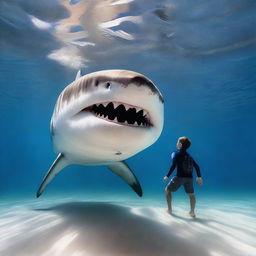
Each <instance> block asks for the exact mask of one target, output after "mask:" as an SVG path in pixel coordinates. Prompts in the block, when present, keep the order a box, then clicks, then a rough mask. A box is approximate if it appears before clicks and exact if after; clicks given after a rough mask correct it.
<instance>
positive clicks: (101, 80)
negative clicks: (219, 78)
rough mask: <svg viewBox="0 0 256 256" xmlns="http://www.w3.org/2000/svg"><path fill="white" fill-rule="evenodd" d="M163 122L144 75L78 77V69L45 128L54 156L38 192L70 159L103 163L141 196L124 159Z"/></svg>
mask: <svg viewBox="0 0 256 256" xmlns="http://www.w3.org/2000/svg"><path fill="white" fill-rule="evenodd" d="M163 121H164V100H163V97H162V95H161V93H160V92H159V90H158V88H157V87H156V86H155V85H154V84H153V82H152V81H151V80H149V79H148V78H147V77H146V76H144V75H142V74H140V73H137V72H133V71H128V70H103V71H98V72H94V73H90V74H87V75H85V76H82V77H81V73H80V71H79V72H78V73H77V77H76V80H75V81H74V82H72V83H71V84H69V85H68V86H67V87H66V88H65V89H64V90H63V91H62V92H61V94H60V95H59V97H58V100H57V102H56V105H55V108H54V112H53V115H52V118H51V123H50V130H51V136H52V142H53V146H54V151H55V153H57V154H58V156H57V158H56V159H55V161H54V162H53V164H52V165H51V167H50V169H49V170H48V172H47V174H46V175H45V177H44V179H43V181H42V183H41V185H40V187H39V189H38V191H37V197H39V196H40V195H41V194H42V193H43V191H44V190H45V188H46V186H47V185H48V184H49V183H50V182H51V181H52V180H53V178H54V177H55V175H56V174H57V173H58V172H60V171H61V170H62V169H63V168H64V167H66V166H68V165H71V164H80V165H106V166H107V167H108V168H109V169H110V170H111V171H112V172H113V173H115V174H117V175H118V176H120V177H121V178H122V179H123V180H124V181H125V182H126V183H128V184H129V185H130V186H131V187H132V189H133V190H134V191H135V192H136V193H137V194H138V195H139V196H142V189H141V185H140V183H139V181H138V179H137V178H136V176H135V174H134V173H133V171H132V170H131V169H130V168H129V166H128V165H127V163H126V162H125V161H124V160H125V159H127V158H129V157H131V156H133V155H135V154H137V153H138V152H140V151H142V150H143V149H145V148H147V147H149V146H150V145H152V144H153V143H154V142H155V141H156V140H157V139H158V138H159V136H160V134H161V132H162V129H163Z"/></svg>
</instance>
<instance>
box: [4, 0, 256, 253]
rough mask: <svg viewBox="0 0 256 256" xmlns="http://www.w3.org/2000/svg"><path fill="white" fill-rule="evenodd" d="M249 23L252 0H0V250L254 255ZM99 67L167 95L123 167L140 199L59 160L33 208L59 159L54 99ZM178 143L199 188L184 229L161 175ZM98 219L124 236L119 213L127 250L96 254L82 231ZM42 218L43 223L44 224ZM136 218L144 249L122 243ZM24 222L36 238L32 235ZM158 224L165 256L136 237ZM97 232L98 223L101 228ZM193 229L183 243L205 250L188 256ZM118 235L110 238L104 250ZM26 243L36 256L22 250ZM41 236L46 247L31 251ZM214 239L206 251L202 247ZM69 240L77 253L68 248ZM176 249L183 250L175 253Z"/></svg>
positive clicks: (255, 172)
mask: <svg viewBox="0 0 256 256" xmlns="http://www.w3.org/2000/svg"><path fill="white" fill-rule="evenodd" d="M255 26H256V2H255V1H252V0H234V1H230V0H225V1H223V0H222V1H220V0H215V1H214V0H210V1H203V0H196V1H192V2H190V1H188V0H182V1H175V0H173V1H170V0H166V1H165V0H161V1H152V0H147V1H146V0H141V1H137V0H107V1H99V0H80V1H79V0H71V1H67V0H51V1H50V0H44V1H27V0H22V1H17V0H13V1H8V0H2V1H1V2H0V97H1V101H0V124H1V133H0V141H1V144H0V155H1V163H0V201H1V202H0V212H1V215H2V217H0V231H1V232H0V233H1V235H2V236H1V238H0V255H1V256H2V255H3V256H15V255H17V256H20V255H22V256H23V255H24V256H30V255H31V256H33V255H44V256H47V255H55V256H58V255H62V256H65V255H69V256H70V255H73V256H83V255H90V256H91V255H92V256H93V255H146V254H147V255H179V256H183V255H187V253H189V252H190V253H191V254H190V255H192V256H193V255H197V256H201V255H202V256H208V255H209V256H227V255H237V256H250V255H251V256H252V255H256V244H255V230H254V228H255V217H256V215H255V211H256V203H255V196H256V169H255V159H256V150H255V148H256V136H255V129H256V119H255V116H256V30H255ZM109 69H125V70H131V71H135V72H138V73H141V74H143V75H145V76H146V77H148V78H149V79H150V80H151V81H152V82H153V83H154V84H155V85H156V87H157V88H158V89H159V91H160V92H161V94H162V96H163V98H164V126H163V130H162V132H161V135H160V137H159V139H158V140H157V141H156V142H155V143H154V144H153V145H151V146H149V147H148V148H146V149H145V150H143V151H141V152H139V153H138V154H135V155H134V156H132V157H130V158H128V159H127V160H126V162H127V163H128V164H129V166H130V168H131V169H132V170H133V172H134V173H135V175H136V176H137V178H138V180H139V181H140V184H141V187H142V190H143V197H142V198H139V197H138V196H137V195H136V194H135V193H134V191H133V190H132V189H131V188H130V187H129V186H128V185H127V184H125V183H124V182H123V181H122V180H121V179H120V178H119V177H118V176H117V175H114V174H113V173H112V172H110V171H109V170H108V168H107V167H106V166H83V165H70V166H67V167H65V168H64V169H63V170H62V171H61V172H60V173H59V174H58V175H57V176H56V177H55V179H54V180H53V181H52V182H51V184H49V186H48V187H47V189H46V191H45V192H44V194H43V195H42V196H41V197H40V198H38V199H36V191H37V189H38V187H39V185H40V183H41V181H42V179H43V177H44V175H45V173H46V172H47V170H48V169H49V167H50V166H51V164H52V162H53V161H54V159H55V158H56V157H57V155H56V154H55V153H54V151H53V144H52V140H51V135H50V120H51V117H52V114H53V110H54V106H55V104H56V101H57V99H58V96H59V94H60V93H61V92H62V90H63V89H64V88H65V87H66V86H67V85H69V84H70V83H72V82H73V81H74V80H75V78H76V74H77V72H78V71H79V70H81V74H82V75H86V74H90V73H92V72H95V71H100V70H109ZM181 136H186V137H188V138H190V140H191V147H190V148H189V149H188V152H189V153H190V154H191V155H192V156H193V158H194V159H195V160H196V162H197V163H198V164H199V166H200V169H201V174H202V178H203V181H204V184H203V186H198V185H197V184H196V182H194V187H195V194H196V197H197V206H198V208H197V210H196V211H198V215H197V216H198V218H199V219H198V220H197V221H198V222H190V219H189V218H188V216H187V211H188V207H189V206H188V198H187V196H186V194H185V192H184V190H183V188H180V189H179V191H177V192H176V193H173V198H174V202H173V208H174V209H175V207H176V209H177V215H178V216H176V218H175V216H169V215H168V214H167V213H166V212H165V208H166V207H167V205H166V201H165V192H164V189H165V186H166V183H164V182H163V178H164V176H165V175H166V174H167V172H168V171H169V168H170V166H171V161H172V160H171V153H172V152H173V151H175V150H176V143H177V139H178V138H179V137H181ZM85 147H86V145H85ZM174 173H175V172H174ZM195 177H196V173H195V171H194V179H195ZM122 207H123V208H122ZM46 209H48V210H46ZM49 209H50V210H49ZM87 210H88V211H87ZM104 210H106V222H107V221H108V223H112V224H113V225H121V227H122V225H123V224H120V223H121V222H122V218H123V219H124V220H127V224H126V225H124V229H125V230H126V229H127V230H128V231H127V233H122V230H123V229H118V232H119V233H118V234H120V232H121V235H122V236H123V239H125V238H126V237H127V244H125V243H122V242H121V240H118V241H119V245H120V248H119V249H116V250H115V246H113V247H111V246H110V247H108V246H107V245H105V248H106V247H107V248H108V249H106V251H105V253H104V249H103V247H104V246H103V244H104V243H103V242H102V241H103V240H104V239H103V238H102V237H100V236H98V235H96V234H98V233H97V232H100V227H98V226H97V225H96V228H95V230H94V229H93V227H94V225H92V223H95V222H94V221H96V222H97V223H98V224H99V223H101V217H100V216H98V215H97V214H98V213H99V212H101V211H102V212H104ZM83 215H84V216H86V217H87V218H88V223H87V222H86V221H85V219H83ZM93 216H96V217H95V218H96V219H94V217H93ZM112 216H113V218H112ZM118 216H119V217H120V216H121V217H120V219H119V217H118ZM135 216H136V218H141V219H135ZM154 216H155V217H154ZM179 216H180V219H179ZM229 216H230V222H229ZM41 217H42V219H41V220H40V218H41ZM74 217H77V218H78V220H80V221H81V227H87V226H88V225H89V226H90V232H92V233H93V234H95V235H94V236H93V237H94V238H95V239H96V240H95V241H96V242H97V239H99V241H101V242H102V243H103V244H102V246H100V247H99V248H98V247H97V243H96V242H95V241H94V242H92V241H91V240H90V239H89V240H86V241H87V242H88V245H89V244H90V243H91V246H92V247H90V246H89V247H90V248H89V247H88V248H87V249H88V250H87V249H86V248H83V242H82V240H79V239H80V238H79V239H78V237H80V236H79V232H80V233H81V234H83V237H87V236H86V232H85V231H84V230H81V229H79V221H77V222H73V221H71V220H72V219H73V218H74ZM115 218H116V221H117V220H118V221H117V222H115V221H114V219H115ZM154 218H155V219H154ZM182 218H184V219H182ZM232 218H233V220H232ZM44 219H45V221H49V227H44V228H43V224H42V223H43V222H44V221H43V220H44ZM64 220H66V222H65V221H64ZM239 220H240V221H241V222H239ZM40 221H42V223H41V222H40ZM61 221H62V222H61ZM102 221H103V220H102ZM140 221H142V223H144V222H145V225H149V227H150V229H149V230H148V231H147V229H144V226H143V224H138V229H137V231H136V232H137V233H136V232H135V231H134V232H135V234H134V237H136V236H137V235H138V236H141V237H142V236H145V237H146V238H144V240H143V241H144V242H143V243H144V245H145V243H146V244H148V243H149V244H150V243H152V244H151V246H150V247H149V248H148V249H145V248H146V247H140V245H139V244H137V243H136V242H135V240H134V241H132V240H131V237H133V236H130V235H128V233H129V232H130V233H129V234H133V233H132V232H133V231H132V230H130V229H129V227H130V226H132V225H137V223H140ZM154 221H156V222H154ZM172 221H173V222H172ZM195 221H196V220H195ZM149 222H150V223H149ZM50 223H52V225H50ZM61 223H64V224H63V225H62V224H61ZM129 223H130V225H129ZM163 223H166V225H165V224H163ZM189 223H192V224H191V225H190V224H189ZM44 224H45V223H44ZM101 224H102V225H103V226H104V225H105V224H106V223H104V221H103V222H102V223H101ZM99 225H100V224H99ZM109 225H110V224H109ZM159 225H160V226H159ZM161 225H164V228H167V226H168V225H169V226H170V227H173V229H174V230H175V234H179V232H180V230H183V231H182V232H183V233H184V236H182V235H180V238H178V236H177V237H176V235H174V234H171V235H170V237H169V238H170V240H168V239H169V238H168V239H167V238H166V239H167V240H165V237H166V236H168V235H167V233H168V232H169V231H167V229H166V230H165V229H161V227H162V226H161ZM110 226H111V225H110ZM32 227H35V230H34V231H33V232H35V233H33V232H32V231H31V232H29V230H30V229H33V228H32ZM8 228H10V230H11V231H10V232H9V233H8V232H7V231H8ZM41 228H42V229H41ZM158 228H159V231H157V232H159V233H157V234H159V237H160V238H161V237H162V241H163V242H164V241H165V242H166V243H170V241H171V240H172V239H174V241H176V240H175V239H177V246H176V247H175V246H174V247H175V248H176V249H177V250H173V254H170V253H168V251H169V250H171V247H172V245H173V244H171V245H170V246H169V245H168V246H167V247H161V246H163V244H161V246H160V244H157V243H154V241H155V239H157V235H156V234H155V236H152V237H148V236H149V235H148V236H147V235H146V234H147V233H148V232H149V233H150V232H151V231H153V230H154V229H156V230H158ZM186 228H188V232H187V233H186V232H185V231H184V230H186ZM108 229H109V226H108V225H105V226H104V232H106V233H107V232H108ZM47 230H48V231H49V232H53V233H52V235H53V237H54V238H56V237H61V234H64V233H65V232H66V233H65V234H67V233H68V232H69V230H71V233H69V236H67V237H66V238H65V239H66V240H65V239H64V242H63V241H62V240H61V241H62V242H61V244H62V245H63V243H64V244H65V243H67V247H65V246H64V247H63V250H60V249H56V248H60V247H59V245H58V243H57V245H56V244H55V243H54V242H53V240H54V238H52V239H51V238H49V239H48V238H46V237H47V234H48V233H47V232H48V231H47ZM200 230H202V231H200ZM213 230H215V231H216V230H218V232H219V233H218V232H217V231H216V232H215V231H213ZM41 231H42V233H41ZM62 231H63V232H62ZM112 231H113V230H112ZM23 232H28V236H27V237H26V236H25V237H26V239H27V240H26V239H23V240H22V238H21V234H22V233H23ZM54 232H56V236H54V234H55V233H54ZM166 232H167V233H166ZM182 232H181V234H183V233H182ZM193 232H196V234H197V238H193V239H198V240H196V241H197V242H198V241H201V240H202V241H205V244H206V246H208V247H207V248H208V249H209V248H210V247H211V248H210V249H209V250H207V248H203V247H202V248H201V247H200V248H199V247H198V248H196V247H193V249H191V251H190V250H189V248H191V247H189V246H191V245H190V243H192V242H193V241H194V240H190V242H188V240H189V238H190V237H193ZM207 232H208V233H209V239H208V238H207ZM214 232H215V233H214ZM40 233H41V235H40ZM112 233H113V232H112ZM112 233H111V234H112ZM4 234H5V235H4ZM70 234H71V235H70ZM118 234H117V233H113V234H112V235H110V237H111V238H110V237H109V239H112V238H113V241H114V239H116V236H118ZM168 234H169V233H168ZM126 235H127V236H126ZM32 236H35V241H37V243H38V246H39V247H38V248H39V249H38V248H36V247H33V246H31V245H28V244H29V242H28V241H29V239H30V238H31V237H32ZM174 236H175V237H174ZM147 237H148V240H147ZM239 237H240V238H241V239H240V244H239ZM181 238H182V239H183V240H184V239H185V240H186V239H187V240H186V242H184V241H185V240H184V241H183V240H182V239H181ZM41 239H42V240H43V241H45V242H46V244H47V245H48V251H47V250H44V248H43V245H40V240H41ZM129 239H130V240H129ZM141 239H142V238H141ZM179 239H181V240H179ZM204 239H205V240H204ZM222 239H224V240H223V241H225V242H224V244H221V240H222ZM225 239H226V240H225ZM229 239H230V240H229ZM232 239H233V240H232ZM78 240H79V241H78ZM128 240H129V241H130V242H128ZM211 240H214V241H215V242H212V244H211ZM12 241H16V242H17V243H14V242H12ZM54 241H55V240H54ZM65 241H66V242H65ZM72 241H77V244H76V243H74V245H73V247H72V246H71V247H70V246H68V244H72ZM109 241H110V240H109ZM111 241H112V240H111ZM131 241H132V242H131ZM187 242H188V243H187ZM94 243H95V244H94ZM109 243H111V242H109ZM184 243H185V244H186V246H188V247H186V246H185V247H184V248H185V249H184V250H183V249H182V248H183V245H184ZM202 243H203V242H202ZM235 244H236V246H235ZM51 246H52V247H51ZM54 246H55V247H54ZM126 246H130V247H129V248H136V250H135V249H134V250H135V251H133V250H130V249H129V250H128V249H127V248H128V247H127V248H126ZM200 246H201V245H200ZM232 246H234V247H232ZM78 247H79V248H78ZM216 247H218V249H216ZM22 248H23V249H22ZM49 248H52V249H49ZM54 248H55V249H54ZM71 248H72V249H71ZM76 248H78V249H77V251H76ZM161 248H162V249H161ZM229 248H230V249H229ZM126 249H127V250H126ZM149 249H150V250H149ZM22 250H23V251H22ZM161 250H162V251H161ZM149 251H151V252H149ZM175 253H176V254H175Z"/></svg>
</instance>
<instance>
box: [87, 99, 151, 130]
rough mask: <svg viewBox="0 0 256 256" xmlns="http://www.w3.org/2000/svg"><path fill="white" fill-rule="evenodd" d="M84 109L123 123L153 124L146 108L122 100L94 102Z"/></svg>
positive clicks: (106, 118) (130, 124)
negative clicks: (121, 101)
mask: <svg viewBox="0 0 256 256" xmlns="http://www.w3.org/2000/svg"><path fill="white" fill-rule="evenodd" d="M82 111H89V112H91V113H93V114H94V115H96V116H97V117H99V118H102V119H104V120H107V121H109V122H115V123H118V124H122V125H129V126H138V127H149V126H152V124H151V122H150V118H149V114H148V112H147V111H146V110H144V109H141V108H139V107H136V106H132V105H129V104H125V103H120V102H103V103H97V104H93V105H91V106H89V107H86V108H84V109H83V110H82Z"/></svg>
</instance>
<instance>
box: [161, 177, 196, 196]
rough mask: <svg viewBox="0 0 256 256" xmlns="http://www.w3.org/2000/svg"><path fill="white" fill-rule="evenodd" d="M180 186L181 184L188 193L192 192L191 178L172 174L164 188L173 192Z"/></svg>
mask: <svg viewBox="0 0 256 256" xmlns="http://www.w3.org/2000/svg"><path fill="white" fill-rule="evenodd" d="M180 186H183V187H184V189H185V192H186V193H188V194H193V193H194V186H193V178H187V177H177V176H174V177H173V178H172V179H171V181H170V182H169V183H168V185H167V186H166V190H168V191H171V192H175V191H176V190H177V189H178V188H179V187H180Z"/></svg>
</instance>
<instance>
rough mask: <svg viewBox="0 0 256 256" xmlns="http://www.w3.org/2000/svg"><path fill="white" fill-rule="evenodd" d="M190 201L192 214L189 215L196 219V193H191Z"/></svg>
mask: <svg viewBox="0 0 256 256" xmlns="http://www.w3.org/2000/svg"><path fill="white" fill-rule="evenodd" d="M188 196H189V200H190V212H189V215H190V216H191V217H196V215H195V206H196V197H195V194H194V193H189V194H188Z"/></svg>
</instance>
